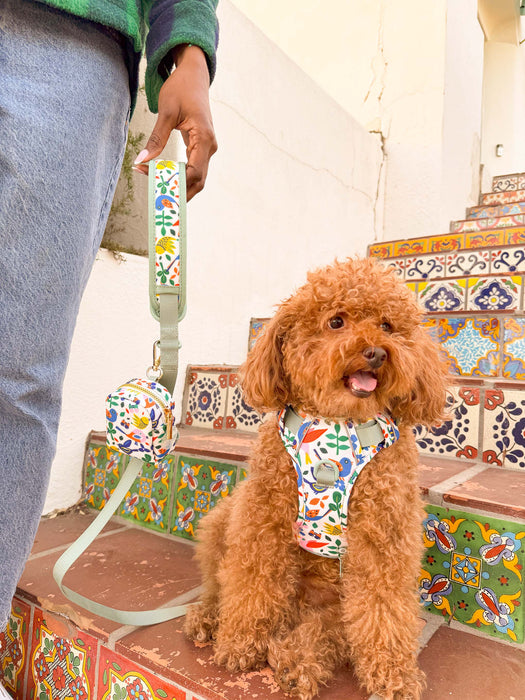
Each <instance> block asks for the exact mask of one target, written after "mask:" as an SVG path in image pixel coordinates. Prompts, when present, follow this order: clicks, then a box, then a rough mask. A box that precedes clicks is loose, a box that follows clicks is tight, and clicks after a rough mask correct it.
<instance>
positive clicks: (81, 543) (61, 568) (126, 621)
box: [53, 457, 200, 626]
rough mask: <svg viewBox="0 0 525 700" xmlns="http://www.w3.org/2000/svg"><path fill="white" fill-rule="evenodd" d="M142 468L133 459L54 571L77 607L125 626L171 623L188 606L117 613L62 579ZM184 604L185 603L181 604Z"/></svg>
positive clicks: (186, 596) (195, 591) (188, 596)
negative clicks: (105, 501) (76, 590)
mask: <svg viewBox="0 0 525 700" xmlns="http://www.w3.org/2000/svg"><path fill="white" fill-rule="evenodd" d="M141 469H142V461H141V460H140V459H136V458H135V457H132V458H131V459H130V461H129V465H128V468H127V469H126V471H125V472H124V475H123V476H122V478H121V479H120V481H119V483H118V486H117V487H116V489H115V490H114V491H113V493H112V495H111V497H110V498H109V500H108V502H107V503H106V505H105V506H104V508H103V509H102V510H101V511H100V513H99V514H98V515H97V517H96V518H95V520H94V521H93V522H92V523H91V525H90V526H89V527H88V528H87V529H86V530H85V531H84V532H83V533H82V534H81V535H80V537H79V538H78V539H77V540H75V542H73V544H72V545H71V546H70V547H69V548H68V549H67V550H66V551H65V552H64V554H62V556H61V557H60V559H59V560H58V561H57V562H56V564H55V566H54V568H53V577H54V579H55V581H56V582H57V584H58V587H59V588H60V590H61V591H62V593H63V594H64V595H65V596H66V598H69V600H71V601H73V603H76V604H77V605H80V606H81V607H83V608H85V609H86V610H89V611H90V612H92V613H94V614H95V615H100V616H101V617H106V618H108V620H113V621H114V622H119V623H120V624H122V625H133V626H142V625H154V624H157V623H159V622H165V621H166V620H171V619H172V618H174V617H181V616H182V615H184V614H185V613H186V609H187V606H186V605H172V606H171V607H167V608H156V609H155V610H140V611H133V610H117V609H115V608H112V607H110V606H108V605H102V603H97V602H95V601H94V600H91V599H90V598H86V597H85V596H83V595H80V593H76V592H75V591H73V590H71V588H68V587H67V586H64V585H63V583H62V579H63V578H64V575H65V574H66V572H67V571H68V570H69V568H70V567H71V566H72V565H73V564H74V563H75V561H76V560H77V559H78V558H79V557H80V555H81V554H82V553H83V552H84V551H85V550H86V549H87V548H88V547H89V545H90V544H91V543H92V542H93V540H94V539H95V537H96V536H97V535H98V534H99V533H100V531H101V530H102V528H103V527H104V525H106V524H107V522H108V521H109V520H110V518H111V516H112V515H113V513H114V512H115V511H116V510H117V508H118V507H119V505H120V503H121V502H122V499H123V498H124V496H125V495H126V493H127V492H128V491H129V489H130V488H131V485H132V484H133V482H134V481H135V479H136V478H137V476H138V475H139V473H140V470H141ZM199 592H200V588H195V589H193V590H191V591H188V593H186V594H184V595H183V596H179V597H180V598H182V599H184V600H185V601H187V600H192V599H193V598H195V597H197V595H198V594H199ZM181 602H182V601H181Z"/></svg>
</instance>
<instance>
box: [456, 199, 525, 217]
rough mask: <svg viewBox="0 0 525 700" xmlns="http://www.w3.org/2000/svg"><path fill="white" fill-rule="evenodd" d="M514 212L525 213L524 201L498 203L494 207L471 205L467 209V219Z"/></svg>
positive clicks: (510, 214) (511, 214)
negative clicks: (470, 207)
mask: <svg viewBox="0 0 525 700" xmlns="http://www.w3.org/2000/svg"><path fill="white" fill-rule="evenodd" d="M514 214H525V202H514V203H511V202H509V203H508V204H498V205H497V206H494V207H472V209H470V210H469V213H468V218H469V219H486V218H494V217H496V218H497V217H501V216H507V215H508V216H513V215H514Z"/></svg>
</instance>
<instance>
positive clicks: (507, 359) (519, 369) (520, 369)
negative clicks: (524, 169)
mask: <svg viewBox="0 0 525 700" xmlns="http://www.w3.org/2000/svg"><path fill="white" fill-rule="evenodd" d="M503 376H504V377H506V378H507V379H519V380H523V379H525V318H512V317H511V318H506V319H505V324H504V331H503Z"/></svg>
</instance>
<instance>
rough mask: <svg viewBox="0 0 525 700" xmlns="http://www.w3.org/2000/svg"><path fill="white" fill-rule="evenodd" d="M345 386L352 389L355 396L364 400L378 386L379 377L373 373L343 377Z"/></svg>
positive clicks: (358, 373) (360, 373)
mask: <svg viewBox="0 0 525 700" xmlns="http://www.w3.org/2000/svg"><path fill="white" fill-rule="evenodd" d="M343 380H344V383H345V386H346V387H347V388H348V389H350V391H351V392H352V394H353V395H354V396H357V397H358V398H360V399H364V398H366V397H367V396H370V394H371V393H372V392H373V391H374V389H375V388H376V386H377V377H376V376H375V374H374V373H373V372H365V371H364V370H362V371H360V372H354V374H351V375H349V376H345V377H343Z"/></svg>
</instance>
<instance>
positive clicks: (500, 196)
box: [481, 190, 525, 206]
mask: <svg viewBox="0 0 525 700" xmlns="http://www.w3.org/2000/svg"><path fill="white" fill-rule="evenodd" d="M510 202H525V190H514V191H512V190H509V191H508V192H487V193H486V194H482V195H481V204H482V205H489V206H491V205H496V204H508V203H510Z"/></svg>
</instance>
